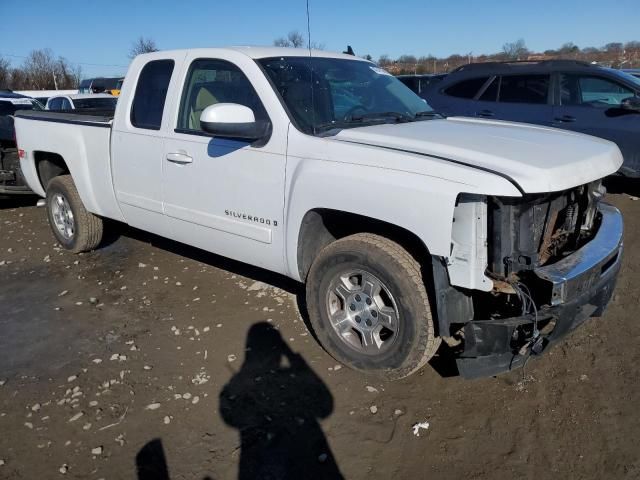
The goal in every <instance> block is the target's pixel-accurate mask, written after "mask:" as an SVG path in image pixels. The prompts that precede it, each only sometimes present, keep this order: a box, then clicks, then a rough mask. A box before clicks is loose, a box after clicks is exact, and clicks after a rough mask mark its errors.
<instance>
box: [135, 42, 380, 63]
mask: <svg viewBox="0 0 640 480" xmlns="http://www.w3.org/2000/svg"><path fill="white" fill-rule="evenodd" d="M221 51H227V52H228V51H235V52H239V53H242V54H244V55H246V56H247V57H249V58H253V59H260V58H271V57H302V56H307V57H308V56H312V57H320V58H342V59H345V60H359V61H362V62H368V60H365V59H363V58H359V57H355V56H353V55H348V54H345V53H335V52H328V51H325V50H316V49H311V50H309V49H308V48H291V47H261V46H250V45H247V46H230V47H220V48H214V47H212V48H189V49H180V50H163V51H159V52H152V53H144V54H141V55H139V56H141V57H146V56H150V57H158V58H165V57H166V56H167V55H171V54H181V53H184V54H185V55H186V54H187V53H191V54H193V53H194V52H195V53H198V54H202V55H203V56H204V57H206V56H215V55H216V53H220V52H221Z"/></svg>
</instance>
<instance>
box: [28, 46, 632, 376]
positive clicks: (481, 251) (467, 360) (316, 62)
mask: <svg viewBox="0 0 640 480" xmlns="http://www.w3.org/2000/svg"><path fill="white" fill-rule="evenodd" d="M310 72H313V73H312V74H310ZM337 97H340V99H341V102H342V103H341V107H340V110H339V111H336V110H335V108H334V101H333V99H334V98H337ZM347 101H348V102H350V106H348V107H347V106H346V102H347ZM16 129H17V134H18V141H19V146H20V148H21V149H22V151H23V158H22V165H23V168H24V171H25V176H26V178H27V181H28V183H29V185H30V186H31V187H32V188H33V189H34V191H35V192H36V193H38V194H39V195H41V196H43V197H46V204H47V208H46V211H47V214H48V217H49V222H50V225H51V228H52V231H53V234H54V235H55V238H56V239H57V241H58V242H59V243H60V244H61V245H63V246H64V247H65V248H67V249H69V250H70V251H72V252H82V251H87V250H91V249H94V248H96V247H97V246H98V245H99V244H100V240H101V238H102V234H103V228H104V226H105V225H106V224H105V223H104V222H103V219H105V218H109V219H114V220H118V221H121V222H126V223H128V224H130V225H133V226H135V227H137V228H140V229H143V230H147V231H150V232H153V233H155V234H158V235H162V236H165V237H168V238H171V239H173V240H176V241H179V242H183V243H186V244H189V245H193V246H196V247H199V248H202V249H205V250H208V251H212V252H215V253H217V254H220V255H223V256H226V257H230V258H233V259H236V260H240V261H243V262H246V263H249V264H252V265H256V266H259V267H262V268H265V269H268V270H272V271H274V272H277V273H279V274H283V275H286V276H289V277H291V278H293V279H295V280H298V281H301V282H305V283H306V285H307V290H306V292H307V296H306V303H307V306H308V311H309V318H310V321H311V324H312V326H313V329H314V331H315V334H316V336H317V338H318V339H319V340H320V342H321V343H322V345H323V346H324V347H325V349H326V350H327V351H328V352H329V353H330V354H331V355H333V356H334V357H335V358H336V359H338V360H339V361H341V362H342V363H344V364H345V365H348V366H350V367H352V368H355V369H357V370H361V371H366V372H372V373H375V374H377V375H379V376H381V377H384V378H388V379H395V378H400V377H405V376H407V375H410V374H412V373H414V372H416V371H417V370H418V369H420V368H421V367H422V366H423V365H425V364H426V362H427V361H428V360H429V358H431V356H432V355H434V353H435V351H436V349H437V348H438V345H439V343H440V340H441V338H442V337H451V336H453V335H459V336H460V337H461V338H463V342H464V343H463V344H462V348H461V349H460V351H458V352H456V354H457V355H458V368H459V369H460V371H461V373H462V374H463V375H464V376H467V377H474V376H483V375H494V374H496V373H499V372H503V371H507V370H510V369H512V368H516V367H518V366H522V365H523V364H524V363H525V362H526V360H527V359H528V358H529V356H530V355H537V354H539V353H541V352H543V351H544V350H546V348H547V346H548V345H549V344H551V343H553V342H554V341H556V340H558V339H559V338H561V337H562V336H563V335H564V334H566V333H567V332H569V331H570V330H572V329H574V328H575V327H576V326H577V325H579V324H580V323H581V322H583V321H584V320H586V319H587V318H588V317H590V316H599V315H601V314H602V312H603V310H604V308H605V306H606V305H607V303H608V301H609V299H610V298H611V295H612V292H613V288H614V284H615V281H616V277H617V275H618V271H619V269H620V264H621V261H620V259H621V252H622V217H621V215H620V212H619V211H618V210H616V209H615V208H614V207H612V206H610V205H607V204H606V203H604V202H603V201H601V199H602V197H603V190H602V187H601V179H602V178H603V177H605V176H607V175H610V174H611V173H613V172H615V171H616V170H618V168H619V167H620V165H621V163H622V157H621V155H620V150H619V149H618V147H616V145H615V144H614V143H612V142H609V141H606V140H602V139H599V138H595V137H590V136H587V135H579V134H573V133H568V132H564V131H562V130H558V129H551V128H541V127H534V126H529V125H522V124H518V125H515V124H510V123H501V124H496V123H495V122H493V121H489V120H485V119H468V118H451V119H443V118H442V117H441V116H439V115H438V114H436V113H435V112H434V111H433V110H431V109H430V108H429V106H428V105H427V104H426V103H425V101H424V100H423V99H421V98H420V97H418V96H417V95H415V94H414V93H413V92H412V91H411V90H410V89H408V88H407V87H406V86H404V85H403V84H402V83H401V82H400V81H399V80H398V79H396V78H395V77H393V76H392V75H390V74H389V73H388V72H386V71H385V70H383V69H381V68H378V67H377V66H376V65H374V64H373V63H371V62H368V61H366V60H363V59H358V58H354V57H353V56H350V55H341V54H332V53H329V52H324V51H312V52H309V51H308V50H301V49H287V48H275V47H271V48H260V47H246V48H243V47H235V48H221V49H195V50H178V51H171V52H156V53H150V54H145V55H139V56H137V57H136V58H135V59H134V60H133V61H132V63H131V66H130V67H129V72H128V74H127V76H126V78H125V81H124V84H123V88H122V95H121V100H120V101H119V102H118V106H117V107H116V111H115V116H109V117H100V116H83V115H76V114H74V113H56V112H31V113H30V112H21V113H20V114H19V115H18V117H17V119H16ZM461 332H463V334H462V333H461Z"/></svg>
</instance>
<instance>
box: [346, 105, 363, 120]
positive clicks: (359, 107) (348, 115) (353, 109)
mask: <svg viewBox="0 0 640 480" xmlns="http://www.w3.org/2000/svg"><path fill="white" fill-rule="evenodd" d="M358 110H362V111H363V113H367V107H365V106H364V105H354V106H353V107H351V108H350V109H349V110H348V111H347V113H345V114H344V119H345V120H350V119H351V118H353V114H354V113H356V112H357V111H358Z"/></svg>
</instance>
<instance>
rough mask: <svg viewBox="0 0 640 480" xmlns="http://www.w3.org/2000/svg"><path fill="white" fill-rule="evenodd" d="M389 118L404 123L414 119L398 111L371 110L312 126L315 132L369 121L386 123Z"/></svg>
mask: <svg viewBox="0 0 640 480" xmlns="http://www.w3.org/2000/svg"><path fill="white" fill-rule="evenodd" d="M389 120H395V121H396V122H402V123H404V122H411V121H413V120H415V118H414V117H412V116H411V115H408V114H406V113H400V112H371V113H364V114H362V115H356V116H352V117H351V118H349V119H346V120H333V121H331V122H325V123H320V124H318V125H316V126H315V127H314V130H315V131H316V132H322V131H327V130H333V129H335V128H349V127H354V126H356V125H364V124H369V123H372V124H380V123H387V122H388V121H389Z"/></svg>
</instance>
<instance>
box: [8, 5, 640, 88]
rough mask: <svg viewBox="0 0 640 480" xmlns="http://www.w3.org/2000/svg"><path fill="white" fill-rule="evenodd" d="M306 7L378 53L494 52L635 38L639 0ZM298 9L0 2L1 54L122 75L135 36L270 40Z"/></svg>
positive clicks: (325, 35)
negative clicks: (56, 59)
mask: <svg viewBox="0 0 640 480" xmlns="http://www.w3.org/2000/svg"><path fill="white" fill-rule="evenodd" d="M310 9H311V33H312V41H315V42H318V43H323V44H324V45H325V47H326V48H327V49H328V50H340V51H342V50H344V49H345V48H346V45H347V44H350V45H352V46H353V48H354V50H355V52H356V54H358V55H365V54H367V53H368V54H371V55H372V56H373V57H374V58H376V59H377V58H378V57H379V56H380V55H382V54H388V55H390V56H391V57H397V56H399V55H401V54H404V53H408V54H413V55H416V56H421V55H428V54H434V55H437V56H443V55H449V54H451V53H461V54H462V53H467V52H473V53H474V54H480V53H492V52H497V51H500V50H501V48H502V45H503V44H504V43H505V42H511V41H515V40H517V39H518V38H524V39H525V41H526V44H527V46H528V47H529V48H530V49H532V50H536V51H540V50H545V49H548V48H556V47H559V46H560V45H561V44H563V43H565V42H574V43H575V44H577V45H579V46H581V47H584V46H596V47H598V46H602V45H604V44H606V43H608V42H613V41H620V42H626V41H630V40H640V28H639V26H640V0H609V1H602V0H553V1H550V0H536V1H526V2H524V1H507V0H484V1H471V0H457V1H456V0H453V1H448V2H442V1H438V2H436V1H431V2H430V1H428V0H415V1H414V0H402V1H400V0H395V1H394V0H368V1H362V0H361V1H349V0H342V1H337V0H321V1H320V0H310ZM305 12H306V10H305V1H304V0H295V1H294V0H262V1H246V0H235V1H219V0H208V1H207V0H204V1H203V0H198V1H194V0H182V1H177V0H147V1H142V0H127V1H123V0H103V1H100V2H98V1H95V0H84V1H76V0H55V1H52V0H0V19H3V21H2V27H1V28H0V55H3V56H5V58H8V59H9V60H11V61H12V62H13V63H14V64H19V63H20V62H21V61H22V59H21V58H20V56H26V55H27V54H28V53H29V51H31V50H33V49H38V48H44V47H48V48H51V49H52V50H53V51H54V53H55V54H56V55H61V56H64V57H66V58H67V59H68V60H70V61H71V62H77V63H84V65H81V66H82V69H83V73H84V75H85V76H91V75H109V74H121V73H124V72H125V71H126V65H127V64H128V63H129V59H128V57H127V54H128V51H129V49H130V47H131V43H132V42H133V41H134V40H135V39H136V38H137V37H139V36H141V35H143V36H145V37H151V38H153V39H154V40H155V41H156V43H157V44H158V46H159V47H160V48H161V49H170V48H189V47H205V46H224V45H242V44H244V45H247V44H250V45H271V44H272V42H273V40H274V38H276V37H279V36H283V35H286V33H287V32H289V31H291V30H295V29H297V30H299V31H301V32H304V33H305V34H306V13H305ZM9 55H13V56H9ZM87 64H101V65H106V66H98V65H87Z"/></svg>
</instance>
